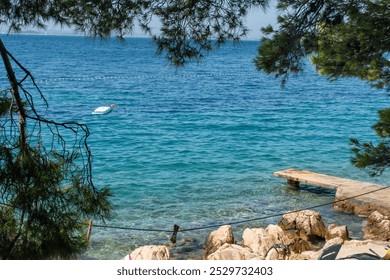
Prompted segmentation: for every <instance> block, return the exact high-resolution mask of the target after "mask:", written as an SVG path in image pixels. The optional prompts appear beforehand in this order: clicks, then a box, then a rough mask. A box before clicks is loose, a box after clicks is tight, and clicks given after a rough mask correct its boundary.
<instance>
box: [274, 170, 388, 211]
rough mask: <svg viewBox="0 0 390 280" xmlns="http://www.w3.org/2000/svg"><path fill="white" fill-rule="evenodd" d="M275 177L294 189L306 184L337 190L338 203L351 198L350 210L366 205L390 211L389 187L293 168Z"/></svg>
mask: <svg viewBox="0 0 390 280" xmlns="http://www.w3.org/2000/svg"><path fill="white" fill-rule="evenodd" d="M274 175H275V176H277V177H281V178H285V179H287V181H288V183H289V184H290V185H292V186H294V187H298V186H299V183H304V184H308V185H314V186H319V187H322V188H327V189H333V190H336V201H337V200H343V199H345V198H351V199H349V203H352V206H351V204H350V206H349V208H351V207H352V208H354V206H359V207H361V206H362V205H365V206H366V207H370V208H372V207H378V206H379V207H383V208H386V209H387V210H390V187H388V186H383V185H378V184H373V183H367V182H361V181H355V180H350V179H345V178H340V177H335V176H330V175H325V174H320V173H315V172H311V171H306V170H298V169H293V168H291V169H287V170H282V171H277V172H275V173H274ZM336 208H337V207H336ZM340 210H346V209H340ZM350 212H355V213H356V212H357V211H354V210H353V209H352V210H350ZM357 214H359V213H357Z"/></svg>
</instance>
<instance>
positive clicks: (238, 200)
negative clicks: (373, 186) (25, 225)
mask: <svg viewBox="0 0 390 280" xmlns="http://www.w3.org/2000/svg"><path fill="white" fill-rule="evenodd" d="M2 40H3V41H4V44H5V45H6V46H7V47H8V48H9V50H10V51H11V52H12V53H13V55H14V56H15V57H16V58H18V59H19V61H20V62H22V63H23V64H24V66H25V67H27V68H28V69H29V70H31V72H32V73H33V75H34V76H35V78H36V80H37V82H38V84H39V85H40V87H41V89H42V91H43V93H44V94H45V96H46V98H47V99H48V102H49V105H50V107H49V110H48V112H47V117H50V118H55V119H58V120H76V121H79V122H82V123H85V124H87V125H88V126H89V129H90V132H91V136H90V138H89V144H90V147H91V149H92V153H93V156H94V164H93V172H94V182H95V185H96V186H97V187H102V186H108V187H110V188H111V189H112V191H113V192H114V194H115V196H114V197H113V203H114V205H115V209H116V210H115V217H114V219H113V220H111V221H108V222H107V224H109V225H115V226H121V227H134V228H144V229H162V230H172V229H173V225H174V224H178V225H180V227H181V228H182V229H188V228H194V227H202V226H209V225H214V224H224V223H230V222H236V221H241V220H246V219H255V218H258V217H265V216H268V215H276V214H278V213H283V212H285V211H291V210H297V209H304V208H306V207H311V206H314V205H318V204H323V203H326V202H331V201H332V200H333V197H334V193H332V192H328V191H323V190H320V189H318V188H314V187H304V188H302V189H301V190H300V191H294V190H291V189H289V188H288V187H287V186H286V185H285V182H284V180H282V179H279V178H275V177H274V176H273V172H274V171H277V170H282V169H286V168H291V167H295V168H299V169H307V170H310V171H315V172H320V173H325V174H330V175H334V176H340V177H346V178H351V179H357V180H363V181H373V182H378V183H383V184H386V183H388V179H389V177H388V176H384V177H381V178H378V179H372V178H369V177H368V176H367V174H366V173H365V172H364V171H361V170H358V169H356V168H354V167H353V166H352V165H351V164H350V157H351V152H350V150H349V148H350V147H349V141H348V139H349V137H357V138H359V139H362V140H366V141H376V136H375V133H374V131H372V130H371V128H370V127H371V126H372V125H373V124H374V123H375V121H376V119H377V114H376V112H377V110H379V109H382V108H385V107H388V105H389V97H388V96H387V95H386V93H385V92H380V91H376V90H373V89H371V88H370V87H369V86H368V85H366V84H364V83H362V82H360V81H357V80H354V79H345V80H340V81H337V82H334V83H329V82H328V81H326V79H324V78H323V77H319V76H318V75H317V74H316V73H315V72H314V71H313V69H312V67H311V66H309V65H308V66H307V67H306V69H305V71H304V73H303V74H302V75H300V76H296V77H291V78H290V80H289V82H288V83H287V85H286V87H285V88H281V86H280V81H279V80H276V79H274V78H272V77H268V76H265V75H264V74H262V73H259V72H257V71H255V67H254V65H253V63H252V60H253V58H254V56H255V54H256V52H257V47H258V42H255V41H244V42H242V43H241V44H240V45H237V46H232V45H228V46H225V47H223V48H222V49H220V50H218V51H217V52H215V53H212V54H211V55H209V56H208V57H207V58H206V59H205V60H204V61H203V62H201V63H200V64H195V63H194V64H190V65H188V66H187V67H185V68H183V69H173V68H172V67H170V66H169V65H168V64H167V62H166V61H165V60H164V59H163V58H161V57H158V56H156V55H155V47H154V46H153V44H152V42H151V41H150V40H149V39H147V38H131V39H128V40H127V43H126V44H122V43H119V42H116V41H108V42H104V43H102V42H96V41H92V40H89V39H86V38H83V37H60V36H57V37H56V36H53V37H52V36H22V35H19V36H2ZM0 77H2V78H1V79H2V80H1V82H2V83H3V82H4V83H5V82H6V81H5V80H4V78H3V77H4V70H3V69H0ZM112 103H114V104H116V108H115V109H114V110H113V111H112V113H110V114H108V115H104V116H98V115H92V114H91V112H92V111H93V110H94V109H95V108H96V107H98V106H102V105H108V104H112ZM318 211H319V212H320V213H321V214H322V216H323V218H324V220H325V223H326V224H330V223H339V224H347V225H348V227H349V229H350V230H351V231H352V237H354V238H359V237H361V235H362V233H361V226H362V223H363V219H361V218H358V217H355V216H353V215H348V214H345V213H341V212H336V211H333V210H332V209H331V207H330V206H324V207H321V208H319V209H318ZM279 219H280V217H274V218H270V219H264V220H259V221H253V222H247V223H243V224H239V225H236V226H234V230H235V237H236V239H237V240H240V237H241V235H242V231H243V229H244V228H246V227H249V226H251V227H265V226H266V225H267V224H269V223H276V222H278V221H279ZM96 224H101V223H100V222H96ZM212 230H213V228H209V229H205V230H196V231H188V232H179V234H178V245H177V246H176V247H175V248H174V249H173V250H172V252H173V254H174V256H175V257H177V258H188V257H191V258H197V257H199V255H200V254H201V248H202V244H203V242H204V240H205V238H206V235H207V234H208V233H209V232H210V231H212ZM170 235H171V234H170V233H164V232H162V233H159V232H141V231H128V230H121V229H101V228H98V227H94V229H93V232H92V244H91V248H90V249H89V251H88V252H87V255H88V256H89V257H92V258H99V259H118V258H121V257H122V256H124V255H126V254H128V253H129V252H131V251H132V250H133V249H134V248H135V247H137V246H141V245H148V244H166V243H168V242H169V238H170Z"/></svg>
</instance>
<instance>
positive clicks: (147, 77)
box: [39, 72, 260, 83]
mask: <svg viewBox="0 0 390 280" xmlns="http://www.w3.org/2000/svg"><path fill="white" fill-rule="evenodd" d="M255 75H260V72H241V73H209V74H183V75H138V76H105V77H63V78H53V79H43V80H40V81H39V83H51V82H60V81H97V80H136V79H170V78H204V77H233V76H255Z"/></svg>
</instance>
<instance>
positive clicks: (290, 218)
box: [278, 210, 326, 239]
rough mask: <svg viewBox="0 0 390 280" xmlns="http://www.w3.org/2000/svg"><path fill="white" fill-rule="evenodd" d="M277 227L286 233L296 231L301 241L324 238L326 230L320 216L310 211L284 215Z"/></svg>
mask: <svg viewBox="0 0 390 280" xmlns="http://www.w3.org/2000/svg"><path fill="white" fill-rule="evenodd" d="M278 225H279V226H280V227H281V228H282V229H283V230H286V231H287V230H295V231H297V233H298V234H299V236H300V237H301V238H302V239H310V238H313V237H318V238H325V235H326V228H325V224H324V222H323V221H322V218H321V214H320V213H318V212H315V211H311V210H303V211H299V212H293V213H288V214H285V215H283V218H282V220H281V221H280V222H279V223H278Z"/></svg>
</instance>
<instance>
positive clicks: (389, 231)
mask: <svg viewBox="0 0 390 280" xmlns="http://www.w3.org/2000/svg"><path fill="white" fill-rule="evenodd" d="M363 230H364V238H365V239H374V240H389V239H390V218H389V217H388V216H386V215H384V214H382V213H381V212H379V211H374V212H372V213H371V214H370V215H369V216H368V219H367V224H366V226H365V227H364V229H363Z"/></svg>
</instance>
